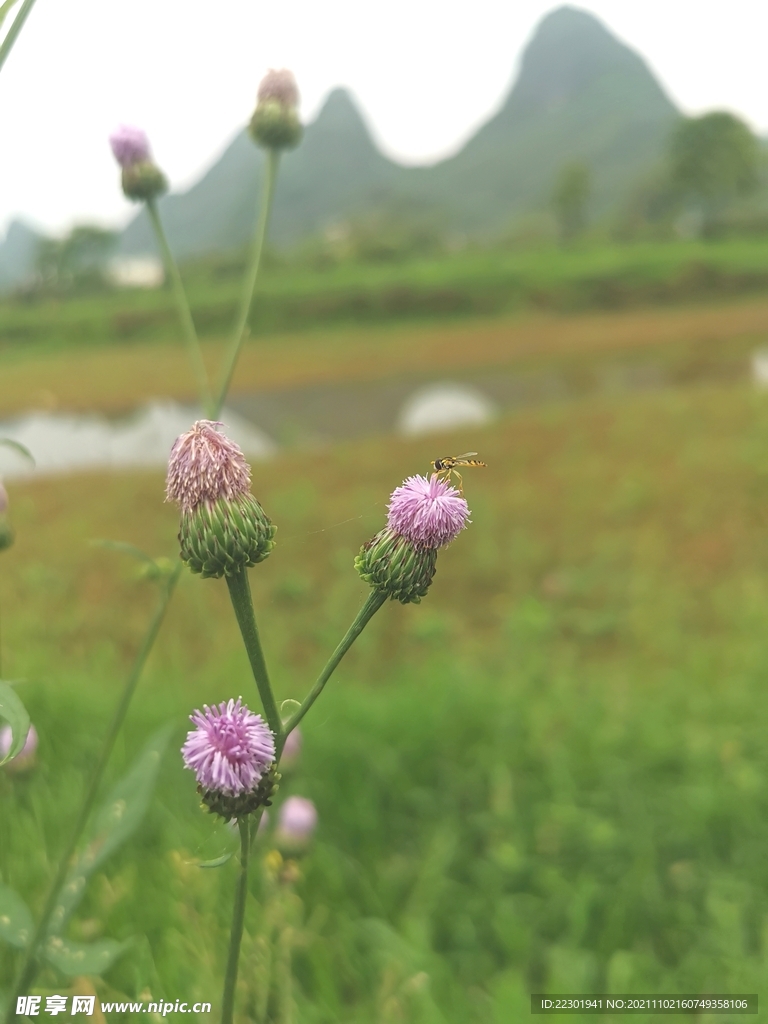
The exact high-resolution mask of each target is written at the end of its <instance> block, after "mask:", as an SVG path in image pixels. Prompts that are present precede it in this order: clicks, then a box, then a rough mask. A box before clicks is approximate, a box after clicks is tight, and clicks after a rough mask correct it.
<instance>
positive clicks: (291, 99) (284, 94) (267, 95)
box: [256, 68, 299, 107]
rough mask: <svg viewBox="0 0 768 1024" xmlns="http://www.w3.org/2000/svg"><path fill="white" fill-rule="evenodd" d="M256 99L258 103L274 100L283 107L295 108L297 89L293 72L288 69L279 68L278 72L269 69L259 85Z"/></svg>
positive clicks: (297, 103) (297, 98) (297, 95)
mask: <svg viewBox="0 0 768 1024" xmlns="http://www.w3.org/2000/svg"><path fill="white" fill-rule="evenodd" d="M256 98H257V100H258V102H259V103H264V102H266V101H267V100H275V102H277V103H279V104H280V105H281V106H283V107H297V106H298V105H299V89H298V86H297V85H296V79H295V78H294V77H293V72H292V71H289V70H288V68H280V70H279V71H276V70H275V69H274V68H270V69H269V71H268V72H267V73H266V75H264V77H263V78H262V80H261V82H260V83H259V91H258V92H257V94H256Z"/></svg>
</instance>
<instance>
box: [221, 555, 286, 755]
mask: <svg viewBox="0 0 768 1024" xmlns="http://www.w3.org/2000/svg"><path fill="white" fill-rule="evenodd" d="M226 580H227V586H228V587H229V597H230V600H231V601H232V607H233V608H234V610H235V616H236V618H237V624H238V626H239V627H240V633H241V635H242V637H243V643H244V644H245V649H246V651H247V652H248V660H249V661H250V663H251V670H252V671H253V678H254V679H255V680H256V686H257V687H258V688H259V696H260V697H261V704H262V707H263V708H264V713H265V715H266V716H267V722H268V723H269V727H270V729H271V730H272V732H273V733H274V734H275V743H276V744H277V745H278V746H280V747H281V746H282V738H283V723H282V721H281V720H280V712H279V711H278V710H277V704H276V703H275V695H274V694H273V693H272V685H271V683H270V681H269V673H268V672H267V663H266V661H265V660H264V652H263V651H262V649H261V639H260V637H259V630H258V627H257V625H256V616H255V615H254V613H253V600H252V599H251V586H250V583H249V582H248V570H247V569H239V570H238V571H237V572H236V573H235V575H234V576H227V577H226Z"/></svg>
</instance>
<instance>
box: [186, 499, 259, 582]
mask: <svg viewBox="0 0 768 1024" xmlns="http://www.w3.org/2000/svg"><path fill="white" fill-rule="evenodd" d="M275 530H276V527H275V526H273V525H272V523H271V522H270V521H269V519H268V517H267V514H266V513H265V511H264V509H263V508H262V507H261V505H260V504H259V502H258V501H257V500H256V499H255V498H254V496H253V495H252V494H244V495H242V496H240V497H237V498H235V499H233V500H231V501H230V500H228V499H227V498H219V499H218V500H217V501H214V502H213V503H211V504H208V503H207V502H202V503H201V504H200V505H198V506H197V507H196V508H194V509H192V510H191V511H189V512H184V511H182V513H181V526H180V528H179V542H180V544H181V557H182V560H183V561H184V562H185V563H186V564H187V565H188V566H189V568H190V569H191V570H192V572H199V573H200V575H201V576H202V577H203V579H207V578H209V577H214V578H216V579H219V578H220V577H221V576H232V575H234V573H236V572H237V571H238V570H239V569H247V568H248V567H250V566H251V565H256V563H257V562H263V561H264V559H265V558H266V557H267V555H268V554H269V553H270V551H271V550H272V548H273V547H274V543H275V542H274V536H275Z"/></svg>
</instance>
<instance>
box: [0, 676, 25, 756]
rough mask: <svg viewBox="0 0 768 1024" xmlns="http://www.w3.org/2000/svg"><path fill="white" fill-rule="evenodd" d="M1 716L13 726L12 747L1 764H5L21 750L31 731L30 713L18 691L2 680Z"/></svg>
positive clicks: (0, 684) (0, 689) (0, 690)
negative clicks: (20, 698) (17, 694)
mask: <svg viewBox="0 0 768 1024" xmlns="http://www.w3.org/2000/svg"><path fill="white" fill-rule="evenodd" d="M0 718H4V719H5V721H6V722H7V723H8V725H10V727H11V736H12V739H11V748H10V750H9V751H8V753H7V754H6V755H5V757H4V758H3V759H2V760H0V764H5V762H6V761H10V760H11V759H12V758H14V757H16V755H17V754H18V753H20V752H21V750H22V748H23V746H24V744H25V742H26V739H27V733H28V732H29V715H28V714H27V709H26V708H25V707H24V705H23V704H22V703H21V701H20V700H19V698H18V697H17V696H16V691H15V690H14V688H13V687H12V686H11V685H10V683H4V682H2V680H0Z"/></svg>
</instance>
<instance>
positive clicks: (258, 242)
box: [214, 149, 280, 418]
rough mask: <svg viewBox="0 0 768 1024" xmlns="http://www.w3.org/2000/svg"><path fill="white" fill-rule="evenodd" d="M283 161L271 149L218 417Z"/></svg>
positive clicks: (245, 320)
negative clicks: (280, 164)
mask: <svg viewBox="0 0 768 1024" xmlns="http://www.w3.org/2000/svg"><path fill="white" fill-rule="evenodd" d="M279 162H280V152H279V150H276V149H268V150H267V165H266V170H265V175H264V191H263V194H262V199H261V206H260V208H259V217H258V220H257V222H256V230H255V231H254V234H253V243H252V246H251V257H250V260H249V263H248V267H247V269H246V273H245V280H244V282H243V293H242V296H241V298H240V308H239V309H238V313H237V320H236V322H235V327H234V330H233V331H232V340H231V342H230V347H229V352H228V354H227V357H226V360H225V362H224V369H223V371H222V375H221V383H220V386H219V394H218V397H217V399H216V404H215V406H214V418H215V417H216V416H219V415H220V414H221V408H222V406H223V405H224V400H225V399H226V397H227V392H228V391H229V385H230V383H231V381H232V375H233V374H234V372H235V367H236V366H237V358H238V356H239V355H240V349H241V348H242V347H243V341H244V340H245V335H246V328H247V325H248V313H249V312H250V309H251V301H252V300H253V289H254V288H255V287H256V278H257V277H258V276H259V266H260V265H261V256H262V253H263V251H264V240H265V239H266V237H267V227H268V226H269V215H270V213H271V211H272V200H273V198H274V195H275V182H276V180H277V166H278V164H279Z"/></svg>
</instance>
